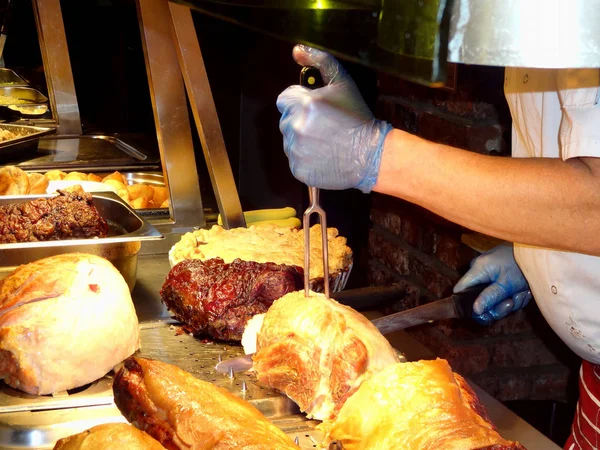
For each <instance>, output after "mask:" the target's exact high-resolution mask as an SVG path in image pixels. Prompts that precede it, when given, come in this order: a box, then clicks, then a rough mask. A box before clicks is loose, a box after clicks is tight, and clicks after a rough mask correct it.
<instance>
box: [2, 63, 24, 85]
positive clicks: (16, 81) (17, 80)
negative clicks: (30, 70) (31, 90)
mask: <svg viewBox="0 0 600 450" xmlns="http://www.w3.org/2000/svg"><path fill="white" fill-rule="evenodd" d="M3 86H13V87H17V86H23V87H25V86H29V83H27V81H25V80H24V79H23V78H21V77H20V76H19V75H17V73H16V72H15V71H14V70H12V69H7V68H5V67H2V68H0V87H3Z"/></svg>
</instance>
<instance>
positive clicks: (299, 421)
mask: <svg viewBox="0 0 600 450" xmlns="http://www.w3.org/2000/svg"><path fill="white" fill-rule="evenodd" d="M140 337H141V343H142V344H141V350H140V351H139V355H140V356H144V357H148V358H154V359H158V360H161V361H165V362H168V363H171V364H175V365H177V366H179V367H181V368H182V369H185V370H187V371H189V372H190V373H191V374H192V375H194V376H195V377H197V378H199V379H201V380H204V381H207V382H211V383H214V384H216V385H218V386H221V387H223V388H225V389H227V390H228V391H230V392H231V393H233V394H234V395H236V396H238V397H240V398H244V399H245V400H247V401H248V402H250V403H251V404H253V405H254V406H255V407H256V408H258V409H259V410H260V411H261V412H262V413H263V414H264V415H265V416H266V417H268V418H269V420H271V421H272V422H273V423H274V424H275V425H277V426H278V427H279V428H281V429H282V430H283V431H284V432H285V433H287V434H288V435H289V436H290V437H291V438H292V439H295V438H298V441H299V443H300V447H301V448H302V449H314V448H316V446H317V443H318V442H320V441H321V440H322V437H323V436H322V434H321V433H320V432H319V431H318V430H315V427H316V426H317V424H318V423H319V422H318V421H314V420H308V419H306V417H305V416H304V415H303V414H300V413H299V411H298V407H297V406H296V404H295V403H293V402H292V401H291V400H290V399H288V398H287V397H285V396H283V395H281V394H279V393H278V392H276V391H274V390H272V389H269V388H266V387H263V386H259V385H258V383H256V382H255V381H254V379H253V378H252V377H250V376H249V375H247V374H236V375H235V377H234V378H229V376H228V375H224V374H221V373H218V372H217V371H216V370H215V368H214V367H215V365H216V364H217V362H218V361H219V357H221V358H233V357H235V356H239V355H241V354H242V353H243V351H242V348H241V347H240V346H236V345H224V344H222V343H217V342H212V341H206V340H199V339H196V338H194V337H192V336H190V335H189V334H187V333H181V328H180V326H179V324H178V323H177V322H173V321H159V322H148V323H144V324H142V325H141V326H140ZM102 389H104V390H102ZM9 393H13V395H14V393H16V391H13V390H11V389H0V448H3V449H17V448H21V449H22V448H39V449H50V448H52V447H53V446H54V443H55V442H56V441H57V440H58V439H60V438H61V437H64V436H69V435H72V434H75V433H78V432H81V431H83V430H86V429H88V428H90V427H92V426H94V425H98V424H100V423H108V422H126V420H125V418H124V417H123V416H122V415H121V413H120V412H119V410H118V409H117V408H116V406H115V405H114V401H113V397H112V377H110V376H107V377H104V378H103V379H101V380H99V381H98V382H96V383H93V384H92V386H90V387H88V388H87V389H84V390H83V391H81V392H77V393H73V394H70V395H66V394H65V395H64V396H62V397H60V396H59V397H51V396H41V397H37V396H29V395H26V394H22V395H21V394H19V393H16V395H17V396H19V399H18V402H17V401H15V400H13V399H12V398H11V397H9V396H8V395H9ZM84 405H89V406H88V407H82V406H84ZM50 408H52V409H50Z"/></svg>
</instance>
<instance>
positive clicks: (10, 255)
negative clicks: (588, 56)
mask: <svg viewBox="0 0 600 450" xmlns="http://www.w3.org/2000/svg"><path fill="white" fill-rule="evenodd" d="M51 197H53V195H23V196H11V197H8V196H7V197H0V206H3V205H8V204H15V203H25V202H28V201H31V200H34V199H37V198H51ZM92 197H93V201H94V205H95V207H96V209H97V210H98V213H99V214H100V216H101V217H103V218H104V219H105V220H106V221H107V223H108V226H109V234H108V236H107V237H101V238H89V239H66V240H54V241H37V242H20V243H8V244H0V261H1V262H0V277H4V276H6V275H7V274H8V273H9V272H11V271H12V270H14V268H15V267H17V266H19V265H21V264H27V263H29V262H32V261H35V260H38V259H41V258H45V257H48V256H52V255H58V254H64V253H74V252H81V253H91V254H94V255H98V256H102V257H104V258H106V259H108V260H109V261H111V262H112V263H113V264H114V265H115V267H116V268H117V269H118V270H119V271H120V272H121V274H122V275H123V277H124V278H125V280H126V281H127V284H128V285H129V287H130V289H133V287H134V285H135V280H136V276H137V259H138V253H139V251H140V249H141V245H142V242H143V241H148V240H158V239H163V235H162V234H161V233H160V232H159V231H158V230H156V228H154V227H153V226H152V225H151V224H150V223H148V222H147V221H146V220H145V219H144V218H142V217H140V216H139V215H138V214H137V213H136V212H135V211H134V210H133V209H132V208H131V207H129V205H127V204H126V203H125V202H124V201H123V200H122V199H121V198H120V197H119V196H118V195H115V194H114V193H113V192H95V193H93V194H92Z"/></svg>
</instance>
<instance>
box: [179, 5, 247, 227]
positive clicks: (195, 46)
mask: <svg viewBox="0 0 600 450" xmlns="http://www.w3.org/2000/svg"><path fill="white" fill-rule="evenodd" d="M169 9H170V10H171V17H172V19H173V32H174V38H175V42H176V49H177V57H178V59H179V65H180V67H181V72H182V74H183V79H184V81H185V86H186V89H187V93H188V98H189V101H190V105H191V108H192V113H193V115H194V120H195V122H196V128H197V129H198V133H199V135H200V142H201V143H202V149H203V151H204V158H205V159H206V165H207V167H208V172H209V174H210V180H211V183H212V186H213V190H214V193H215V197H216V200H217V205H218V207H219V211H220V213H221V218H222V220H223V225H224V226H225V228H235V227H245V226H246V222H245V220H244V214H243V212H242V206H241V204H240V199H239V196H238V192H237V188H236V185H235V180H234V178H233V173H232V171H231V164H230V163H229V157H228V155H227V150H226V148H225V142H224V140H223V133H222V132H221V125H220V123H219V117H218V115H217V109H216V107H215V103H214V100H213V96H212V92H211V89H210V84H209V81H208V76H207V74H206V68H205V66H204V60H203V58H202V51H201V50H200V44H199V42H198V36H197V34H196V29H195V27H194V22H193V19H192V14H191V11H190V8H189V7H187V6H184V5H180V4H175V3H171V2H169Z"/></svg>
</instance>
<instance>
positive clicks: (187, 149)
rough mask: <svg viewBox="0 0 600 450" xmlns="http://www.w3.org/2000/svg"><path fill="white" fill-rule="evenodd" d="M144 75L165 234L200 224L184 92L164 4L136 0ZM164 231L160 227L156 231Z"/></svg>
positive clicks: (194, 168) (194, 165) (162, 0)
mask: <svg viewBox="0 0 600 450" xmlns="http://www.w3.org/2000/svg"><path fill="white" fill-rule="evenodd" d="M136 4H137V10H138V20H139V24H140V31H141V35H142V43H143V47H144V58H145V61H146V72H147V74H148V84H149V86H150V97H151V100H152V106H153V111H154V122H155V124H156V133H157V137H158V145H159V147H160V155H161V163H162V168H163V173H164V174H165V184H166V186H167V188H168V189H169V194H170V195H169V198H170V199H171V204H170V210H171V218H172V219H173V222H174V223H173V224H170V225H166V226H165V228H168V231H169V232H178V231H180V230H189V229H191V228H193V227H194V226H204V225H205V220H204V215H203V208H202V200H201V198H200V186H199V184H198V173H197V170H196V159H195V156H194V145H193V142H192V134H191V133H192V132H191V127H190V121H189V115H188V114H189V112H188V107H187V102H186V96H185V89H184V85H183V79H182V75H181V69H180V67H179V62H178V60H177V49H176V46H175V45H174V43H173V32H172V28H173V24H172V21H171V14H170V11H169V6H168V4H167V1H166V0H137V2H136ZM159 229H163V228H159Z"/></svg>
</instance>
